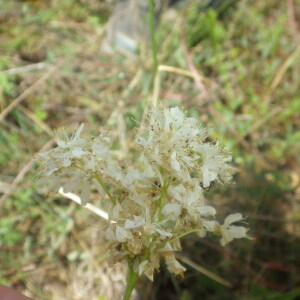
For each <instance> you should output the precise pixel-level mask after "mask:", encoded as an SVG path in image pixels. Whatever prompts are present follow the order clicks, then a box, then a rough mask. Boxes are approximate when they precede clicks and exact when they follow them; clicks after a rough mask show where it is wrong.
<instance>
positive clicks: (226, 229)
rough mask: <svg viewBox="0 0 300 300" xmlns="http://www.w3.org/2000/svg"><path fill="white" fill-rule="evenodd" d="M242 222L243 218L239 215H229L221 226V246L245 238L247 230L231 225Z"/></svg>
mask: <svg viewBox="0 0 300 300" xmlns="http://www.w3.org/2000/svg"><path fill="white" fill-rule="evenodd" d="M241 220H243V216H242V215H241V214H240V213H236V214H231V215H229V216H227V217H226V218H225V220H224V224H223V225H221V234H222V238H221V240H220V243H221V245H222V246H225V245H227V244H228V243H230V242H231V241H233V239H240V238H247V237H248V236H247V228H245V227H243V226H235V225H231V224H232V223H235V222H238V221H241Z"/></svg>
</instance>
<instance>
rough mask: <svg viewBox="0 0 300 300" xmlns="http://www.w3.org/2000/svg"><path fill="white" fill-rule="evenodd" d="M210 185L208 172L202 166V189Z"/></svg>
mask: <svg viewBox="0 0 300 300" xmlns="http://www.w3.org/2000/svg"><path fill="white" fill-rule="evenodd" d="M209 185H210V180H209V171H208V168H207V167H206V166H203V187H204V188H208V187H209Z"/></svg>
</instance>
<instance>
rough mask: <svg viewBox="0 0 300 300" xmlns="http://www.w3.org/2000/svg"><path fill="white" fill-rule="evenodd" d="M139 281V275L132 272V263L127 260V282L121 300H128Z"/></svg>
mask: <svg viewBox="0 0 300 300" xmlns="http://www.w3.org/2000/svg"><path fill="white" fill-rule="evenodd" d="M138 279H139V274H138V273H135V272H134V271H133V263H132V262H131V261H129V260H128V270H127V279H126V280H127V282H126V288H125V292H124V296H123V300H130V297H131V294H132V291H133V289H134V288H135V286H136V283H137V281H138Z"/></svg>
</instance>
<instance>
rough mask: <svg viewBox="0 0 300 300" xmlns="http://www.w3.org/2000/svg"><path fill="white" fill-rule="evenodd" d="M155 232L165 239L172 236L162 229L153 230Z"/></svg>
mask: <svg viewBox="0 0 300 300" xmlns="http://www.w3.org/2000/svg"><path fill="white" fill-rule="evenodd" d="M155 231H157V232H158V233H160V234H161V235H163V236H166V237H171V236H172V234H171V233H170V232H168V231H165V230H163V229H160V228H155Z"/></svg>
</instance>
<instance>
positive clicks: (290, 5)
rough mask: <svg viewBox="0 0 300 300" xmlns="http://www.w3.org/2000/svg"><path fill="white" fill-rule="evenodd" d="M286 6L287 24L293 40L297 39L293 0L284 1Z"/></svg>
mask: <svg viewBox="0 0 300 300" xmlns="http://www.w3.org/2000/svg"><path fill="white" fill-rule="evenodd" d="M286 6H287V15H288V25H289V28H290V30H291V34H292V35H293V37H294V39H295V41H297V40H299V34H298V29H297V22H296V18H295V7H294V1H293V0H287V1H286Z"/></svg>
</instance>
